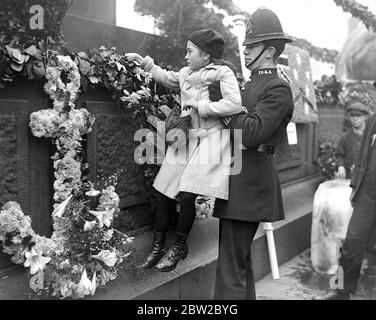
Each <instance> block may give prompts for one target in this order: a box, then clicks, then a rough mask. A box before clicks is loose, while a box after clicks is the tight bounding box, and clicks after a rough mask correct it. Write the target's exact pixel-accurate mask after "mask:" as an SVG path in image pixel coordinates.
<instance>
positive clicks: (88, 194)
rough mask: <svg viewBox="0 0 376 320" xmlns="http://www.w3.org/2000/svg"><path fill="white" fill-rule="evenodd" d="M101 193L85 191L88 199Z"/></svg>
mask: <svg viewBox="0 0 376 320" xmlns="http://www.w3.org/2000/svg"><path fill="white" fill-rule="evenodd" d="M100 193H101V192H100V191H98V190H95V189H94V188H92V189H90V190H89V191H87V192H86V193H85V194H86V195H87V196H88V197H96V196H98V195H99V194H100Z"/></svg>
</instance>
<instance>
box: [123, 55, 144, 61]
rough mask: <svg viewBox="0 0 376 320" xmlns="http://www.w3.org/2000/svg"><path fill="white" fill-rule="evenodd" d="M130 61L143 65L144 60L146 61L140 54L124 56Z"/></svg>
mask: <svg viewBox="0 0 376 320" xmlns="http://www.w3.org/2000/svg"><path fill="white" fill-rule="evenodd" d="M124 56H125V57H126V58H127V59H128V60H129V61H136V62H138V63H141V62H142V60H144V58H143V57H141V56H140V55H139V54H138V53H126V54H125V55H124Z"/></svg>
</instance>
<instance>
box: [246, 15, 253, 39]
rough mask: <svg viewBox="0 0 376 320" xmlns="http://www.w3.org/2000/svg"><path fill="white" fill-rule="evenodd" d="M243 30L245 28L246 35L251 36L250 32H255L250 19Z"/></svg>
mask: <svg viewBox="0 0 376 320" xmlns="http://www.w3.org/2000/svg"><path fill="white" fill-rule="evenodd" d="M245 28H246V32H247V35H252V32H253V31H254V30H255V25H254V22H253V18H252V17H251V18H250V19H249V20H248V22H247V25H246V27H245Z"/></svg>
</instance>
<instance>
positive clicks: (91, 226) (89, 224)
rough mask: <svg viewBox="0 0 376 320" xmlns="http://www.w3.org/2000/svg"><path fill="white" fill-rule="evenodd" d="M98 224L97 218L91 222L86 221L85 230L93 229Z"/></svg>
mask: <svg viewBox="0 0 376 320" xmlns="http://www.w3.org/2000/svg"><path fill="white" fill-rule="evenodd" d="M96 224H97V222H96V221H95V220H94V221H91V222H89V221H86V222H85V225H84V231H90V230H92V229H93V228H94V227H95V225H96Z"/></svg>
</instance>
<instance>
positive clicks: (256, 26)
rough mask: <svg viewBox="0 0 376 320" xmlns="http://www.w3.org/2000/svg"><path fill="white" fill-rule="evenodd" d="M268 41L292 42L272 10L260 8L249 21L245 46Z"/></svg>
mask: <svg viewBox="0 0 376 320" xmlns="http://www.w3.org/2000/svg"><path fill="white" fill-rule="evenodd" d="M268 40H284V41H285V42H286V43H287V42H292V39H290V38H289V37H288V36H286V34H285V33H284V32H283V29H282V25H281V22H280V21H279V19H278V16H277V15H276V14H275V13H274V12H273V11H272V10H269V9H266V8H259V9H257V10H256V11H255V12H254V13H253V14H252V15H251V18H250V19H249V20H248V23H247V25H246V35H245V41H244V42H243V46H247V45H250V44H254V43H258V42H262V41H268Z"/></svg>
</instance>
